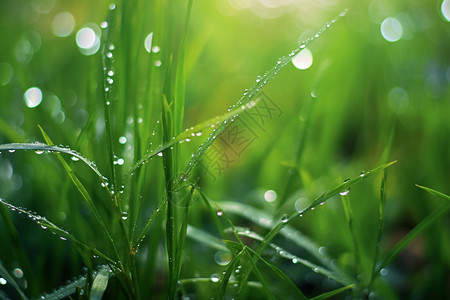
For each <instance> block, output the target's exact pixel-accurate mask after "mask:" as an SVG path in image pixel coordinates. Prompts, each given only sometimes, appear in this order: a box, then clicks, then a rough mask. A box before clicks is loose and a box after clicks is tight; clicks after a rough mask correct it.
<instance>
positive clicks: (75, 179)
mask: <svg viewBox="0 0 450 300" xmlns="http://www.w3.org/2000/svg"><path fill="white" fill-rule="evenodd" d="M40 129H41V132H42V135H43V136H44V139H45V141H46V142H47V144H49V145H53V142H52V140H51V139H50V137H49V136H48V135H47V133H45V131H44V130H43V129H42V128H41V127H40ZM56 156H57V157H58V160H59V161H60V163H61V164H62V166H63V167H64V170H66V172H67V174H68V175H69V177H70V179H71V180H72V182H73V183H74V185H75V186H76V188H77V189H78V191H79V192H80V193H81V195H82V196H83V198H84V199H85V200H86V202H87V203H88V205H89V208H90V209H91V210H92V212H93V213H94V216H95V218H96V220H97V222H98V223H99V224H100V227H101V228H102V230H103V232H104V233H105V234H106V236H107V238H108V240H109V242H110V243H111V245H112V247H113V249H114V253H115V255H116V257H117V259H118V260H119V263H120V264H121V265H122V262H121V261H120V255H119V252H118V251H117V248H116V245H115V243H114V239H113V237H112V236H111V233H110V232H109V230H108V228H107V226H106V224H105V221H104V220H103V217H102V216H101V215H100V213H99V212H98V210H97V208H96V206H95V204H94V201H93V200H92V198H91V196H90V194H89V193H88V191H87V190H86V188H85V187H84V185H83V184H82V183H81V181H80V180H79V179H78V177H77V176H76V175H75V173H74V172H73V170H72V168H71V167H70V166H69V165H68V164H67V162H66V161H65V160H64V158H63V157H62V156H61V154H59V153H56ZM105 186H106V185H105Z"/></svg>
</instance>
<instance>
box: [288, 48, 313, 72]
mask: <svg viewBox="0 0 450 300" xmlns="http://www.w3.org/2000/svg"><path fill="white" fill-rule="evenodd" d="M292 63H293V64H294V66H295V67H296V68H297V69H299V70H306V69H308V68H309V67H311V65H312V63H313V55H312V53H311V51H309V49H307V48H305V49H303V50H302V51H300V53H299V54H297V55H296V56H295V57H294V59H292Z"/></svg>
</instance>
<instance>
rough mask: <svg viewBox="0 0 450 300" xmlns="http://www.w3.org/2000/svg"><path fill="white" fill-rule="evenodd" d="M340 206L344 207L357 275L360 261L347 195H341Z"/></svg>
mask: <svg viewBox="0 0 450 300" xmlns="http://www.w3.org/2000/svg"><path fill="white" fill-rule="evenodd" d="M341 201H342V206H343V207H344V213H345V218H346V219H347V225H348V229H349V231H350V235H351V237H352V244H353V259H354V260H355V268H356V271H357V272H358V274H359V273H360V272H362V269H361V259H360V252H359V247H358V239H357V238H356V232H355V227H354V226H353V212H352V208H351V205H350V199H349V197H348V194H347V193H343V194H341Z"/></svg>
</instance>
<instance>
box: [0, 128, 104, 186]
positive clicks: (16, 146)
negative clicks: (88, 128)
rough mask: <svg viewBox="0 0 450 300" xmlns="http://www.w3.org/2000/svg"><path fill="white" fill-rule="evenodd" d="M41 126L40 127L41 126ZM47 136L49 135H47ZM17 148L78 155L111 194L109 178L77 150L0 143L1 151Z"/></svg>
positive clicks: (32, 144) (41, 145)
mask: <svg viewBox="0 0 450 300" xmlns="http://www.w3.org/2000/svg"><path fill="white" fill-rule="evenodd" d="M39 128H40V127H39ZM45 136H47V135H45ZM16 150H25V151H26V150H32V151H36V152H38V153H40V152H41V151H48V152H57V153H64V154H69V155H71V156H72V157H76V158H77V159H78V160H81V161H82V162H84V163H85V164H86V165H87V166H88V167H89V168H90V169H91V170H92V171H94V172H95V174H96V175H97V176H98V177H99V178H100V180H101V182H102V183H103V185H105V187H106V189H107V191H108V193H110V194H111V192H110V190H109V189H108V179H107V178H106V177H105V176H103V175H102V173H100V171H99V170H98V168H97V166H96V165H95V163H93V162H92V161H90V160H89V159H87V158H85V157H84V156H83V155H81V154H80V153H78V152H77V151H75V150H72V149H70V148H65V147H59V146H53V145H47V144H43V143H11V144H2V145H0V152H1V151H16Z"/></svg>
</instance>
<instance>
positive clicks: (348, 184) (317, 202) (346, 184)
mask: <svg viewBox="0 0 450 300" xmlns="http://www.w3.org/2000/svg"><path fill="white" fill-rule="evenodd" d="M395 162H396V161H393V162H390V163H387V164H384V165H382V166H379V167H377V168H375V169H372V170H370V171H368V172H364V173H361V174H360V176H358V177H355V178H353V179H350V180H346V181H345V182H344V183H342V184H340V185H338V186H336V187H335V188H333V189H330V190H328V191H326V192H325V193H323V194H322V195H320V196H319V197H317V198H316V199H315V200H314V201H313V202H312V203H311V204H310V205H309V206H307V207H306V208H304V209H302V210H301V211H299V212H296V213H294V214H292V215H291V216H290V217H287V216H286V217H285V218H282V220H280V221H279V223H278V224H276V225H275V226H274V227H272V229H271V230H270V231H269V232H268V233H267V234H266V236H265V237H264V240H263V241H262V242H261V244H260V245H259V247H258V249H257V250H256V252H257V253H258V254H261V253H262V251H263V250H264V249H265V248H266V247H267V246H268V245H269V243H270V241H272V239H273V238H274V237H275V236H276V235H277V234H278V233H279V232H280V231H281V229H283V228H285V227H286V225H288V224H289V223H291V222H293V221H295V220H297V219H298V217H301V216H303V215H304V214H305V213H306V212H308V211H311V210H313V209H314V208H315V207H316V206H318V205H321V204H324V203H325V201H327V200H328V199H329V198H331V197H333V196H335V195H337V194H339V193H342V192H348V190H349V188H350V187H351V186H352V185H354V184H356V183H358V182H360V181H362V180H365V179H366V178H368V177H370V176H372V175H373V174H376V173H377V172H379V171H382V170H384V169H386V168H388V167H389V166H391V165H392V164H394V163H395ZM250 271H251V270H250ZM249 275H250V272H249V271H248V272H247V273H245V274H244V276H243V277H242V278H243V280H242V281H241V284H240V286H239V288H238V293H239V292H240V291H241V289H242V287H243V286H244V284H245V281H246V280H247V279H248V276H249ZM349 283H352V282H349Z"/></svg>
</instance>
